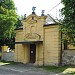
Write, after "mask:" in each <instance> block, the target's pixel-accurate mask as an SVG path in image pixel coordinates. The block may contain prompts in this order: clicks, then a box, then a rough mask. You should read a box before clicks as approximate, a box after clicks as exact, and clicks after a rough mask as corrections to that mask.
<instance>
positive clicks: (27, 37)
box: [25, 33, 41, 41]
mask: <svg viewBox="0 0 75 75" xmlns="http://www.w3.org/2000/svg"><path fill="white" fill-rule="evenodd" d="M40 38H41V36H40V35H39V34H37V33H27V34H26V35H25V40H34V41H38V40H40Z"/></svg>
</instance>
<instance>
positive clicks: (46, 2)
mask: <svg viewBox="0 0 75 75" xmlns="http://www.w3.org/2000/svg"><path fill="white" fill-rule="evenodd" d="M13 1H14V3H15V6H16V8H17V10H16V12H17V13H18V14H19V15H24V14H27V16H28V15H30V14H31V13H32V7H33V6H35V7H36V10H35V12H36V14H37V15H39V16H40V15H41V11H42V10H45V15H46V14H50V15H51V16H52V17H54V18H56V17H57V18H59V14H60V12H59V9H61V8H62V7H63V5H62V4H59V3H60V2H61V0H13ZM57 4H59V5H58V6H56V5H57ZM55 6H56V7H55ZM54 7H55V8H54ZM52 8H54V9H52ZM51 9H52V10H51ZM50 10H51V11H50Z"/></svg>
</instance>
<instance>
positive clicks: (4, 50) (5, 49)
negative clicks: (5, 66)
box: [1, 46, 8, 60]
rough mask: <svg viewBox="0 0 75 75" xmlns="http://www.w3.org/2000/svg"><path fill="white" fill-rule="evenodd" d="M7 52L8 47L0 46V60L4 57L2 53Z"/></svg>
mask: <svg viewBox="0 0 75 75" xmlns="http://www.w3.org/2000/svg"><path fill="white" fill-rule="evenodd" d="M7 50H8V46H2V57H1V59H2V60H3V57H4V52H7Z"/></svg>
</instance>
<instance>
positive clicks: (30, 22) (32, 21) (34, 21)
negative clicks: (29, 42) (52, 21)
mask: <svg viewBox="0 0 75 75" xmlns="http://www.w3.org/2000/svg"><path fill="white" fill-rule="evenodd" d="M28 23H29V24H33V23H37V20H30V21H28Z"/></svg>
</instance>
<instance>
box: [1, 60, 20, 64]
mask: <svg viewBox="0 0 75 75" xmlns="http://www.w3.org/2000/svg"><path fill="white" fill-rule="evenodd" d="M15 64H19V62H14V61H4V60H2V61H0V65H15Z"/></svg>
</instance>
